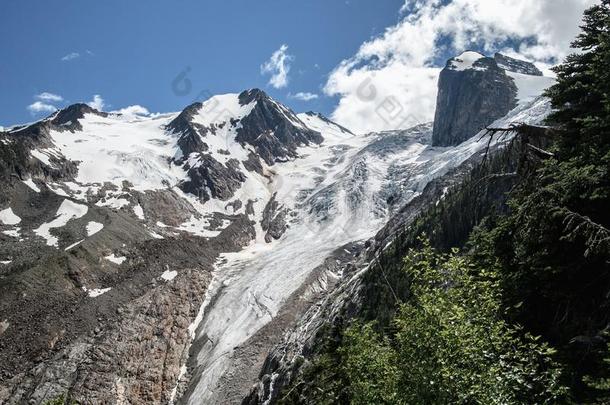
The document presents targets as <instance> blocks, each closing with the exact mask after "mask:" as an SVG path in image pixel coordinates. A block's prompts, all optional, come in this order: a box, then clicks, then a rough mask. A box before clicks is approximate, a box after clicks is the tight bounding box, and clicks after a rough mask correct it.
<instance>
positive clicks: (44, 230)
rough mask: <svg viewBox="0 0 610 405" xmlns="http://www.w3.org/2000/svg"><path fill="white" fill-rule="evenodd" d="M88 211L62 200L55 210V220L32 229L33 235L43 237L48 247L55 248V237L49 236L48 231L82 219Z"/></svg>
mask: <svg viewBox="0 0 610 405" xmlns="http://www.w3.org/2000/svg"><path fill="white" fill-rule="evenodd" d="M88 209H89V208H88V207H87V206H86V205H82V204H76V203H75V202H72V201H70V200H63V202H62V203H61V205H60V206H59V208H58V210H57V214H56V217H55V219H53V220H52V221H51V222H47V223H44V224H42V225H40V226H39V227H38V228H37V229H34V233H35V234H36V235H38V236H41V237H43V238H44V239H45V240H46V241H47V245H48V246H55V247H57V237H55V236H53V235H51V233H50V230H51V229H53V228H61V227H62V226H65V225H66V224H67V223H68V221H70V220H71V219H77V218H81V217H83V216H84V215H85V214H86V213H87V211H88Z"/></svg>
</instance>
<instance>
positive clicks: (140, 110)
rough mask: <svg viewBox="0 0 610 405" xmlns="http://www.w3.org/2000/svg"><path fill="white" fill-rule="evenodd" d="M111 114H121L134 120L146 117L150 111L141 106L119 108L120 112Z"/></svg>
mask: <svg viewBox="0 0 610 405" xmlns="http://www.w3.org/2000/svg"><path fill="white" fill-rule="evenodd" d="M112 112H113V113H117V114H122V115H124V116H126V117H129V118H135V117H137V116H148V115H150V111H148V109H147V108H146V107H142V106H141V105H137V104H136V105H130V106H129V107H125V108H121V109H120V110H116V111H112Z"/></svg>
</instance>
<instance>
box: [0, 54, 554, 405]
mask: <svg viewBox="0 0 610 405" xmlns="http://www.w3.org/2000/svg"><path fill="white" fill-rule="evenodd" d="M471 56H473V55H470V54H468V55H462V56H460V57H458V58H455V59H452V60H450V61H449V62H448V64H447V68H446V70H451V71H452V72H453V73H451V74H452V75H454V76H455V77H454V78H453V79H452V80H453V81H455V82H456V83H457V81H465V80H469V79H468V78H465V77H466V76H468V75H471V74H472V72H482V70H480V69H479V68H480V67H482V66H485V69H497V71H496V72H495V73H494V74H495V75H504V76H506V78H507V79H506V80H507V82H506V83H508V84H507V85H509V86H510V88H511V93H510V94H509V95H512V99H510V100H509V101H510V109H509V110H507V111H504V110H505V109H506V106H502V107H501V108H500V110H502V111H504V113H502V115H500V116H497V117H496V116H495V115H498V114H499V113H498V112H497V111H500V110H497V111H496V113H494V114H492V115H494V116H493V117H492V116H490V117H487V120H486V122H485V125H489V124H491V123H492V121H494V120H496V119H499V120H498V121H497V122H496V125H506V124H508V123H510V122H531V123H539V122H541V120H542V119H543V118H544V117H545V116H546V114H548V111H549V105H548V102H547V101H546V100H545V99H544V98H538V97H534V95H535V94H534V93H535V89H536V88H537V87H536V86H539V87H543V86H541V85H540V81H541V80H545V81H546V83H548V79H546V78H543V77H542V76H537V75H536V74H537V73H536V72H535V71H533V70H532V69H531V66H529V65H524V64H523V63H525V62H520V61H516V60H512V59H510V58H508V59H506V57H503V58H505V59H500V58H498V57H496V59H498V61H497V62H496V61H495V59H493V58H484V59H483V61H481V58H478V57H471ZM487 59H491V61H493V63H494V64H495V65H493V64H491V61H487ZM488 65H489V66H488ZM490 66H491V67H490ZM481 69H482V68H481ZM517 71H518V72H517ZM475 74H478V73H475ZM441 77H442V76H441ZM498 77H499V76H498ZM534 77H535V78H536V79H533V78H534ZM509 82H510V83H509ZM504 84H505V83H504V82H502V83H501V84H499V85H498V86H500V85H502V86H503V85H504ZM534 84H535V85H534ZM450 87H451V86H450ZM451 88H452V89H453V90H451V91H452V92H453V91H460V92H462V94H461V95H460V96H459V97H458V98H457V99H456V98H455V97H454V95H453V93H452V94H449V95H448V96H447V97H446V98H447V100H446V102H447V103H449V104H451V103H454V101H455V100H458V101H455V102H456V103H458V104H459V100H463V99H468V97H469V96H468V94H463V93H464V92H468V91H471V89H470V87H468V86H467V85H463V84H462V85H459V86H457V87H456V86H453V87H451ZM456 89H457V90H456ZM533 89H534V90H533ZM477 91H478V90H477ZM441 93H442V92H441ZM479 93H480V92H479ZM479 93H477V94H479ZM475 96H477V95H474V94H470V98H471V99H472V98H475ZM439 97H443V96H439ZM477 97H478V96H477ZM484 97H487V96H484ZM507 97H508V96H507ZM489 102H490V101H486V103H489ZM454 107H455V108H456V109H457V110H459V111H460V112H459V114H461V115H464V116H468V117H469V116H470V115H472V114H476V111H475V109H474V107H473V108H470V107H468V108H462V107H461V106H459V105H457V106H454ZM439 114H440V115H439ZM443 114H444V113H439V112H437V117H440V118H438V119H439V120H441V119H445V116H444V115H443ZM447 114H449V115H451V113H447ZM436 125H442V124H439V123H435V128H434V129H433V125H432V124H431V123H427V124H422V125H418V126H416V127H414V128H410V129H405V130H396V131H388V132H382V133H370V134H365V135H356V134H354V133H352V132H351V131H350V130H349V129H346V128H344V127H342V126H340V125H338V124H336V123H334V122H332V121H330V120H329V119H327V118H325V117H324V116H322V115H320V114H317V113H312V112H309V113H302V114H296V113H294V112H293V111H291V110H290V109H289V108H287V107H285V106H283V105H282V104H280V103H278V102H277V101H275V100H273V99H272V98H270V97H269V96H268V95H266V94H265V93H264V92H263V91H261V90H258V89H253V90H247V91H244V92H242V93H240V94H226V95H219V96H215V97H212V98H210V99H209V100H206V101H204V102H201V103H194V104H192V105H190V106H188V107H187V108H185V109H184V110H183V111H181V112H178V113H169V114H160V115H153V116H134V115H121V114H118V113H106V112H101V111H97V110H95V109H93V108H91V107H89V106H87V105H84V104H76V105H73V106H70V107H68V108H66V109H64V110H61V111H59V112H57V113H55V114H53V115H51V116H50V117H48V118H47V119H45V120H42V121H39V122H36V123H33V124H30V125H27V126H21V127H13V128H9V129H5V130H4V132H0V177H2V181H3V184H4V185H5V187H3V188H2V190H0V231H1V232H2V233H1V234H0V260H1V264H0V266H1V267H0V297H2V298H0V349H1V350H0V364H2V367H1V369H0V400H1V401H6V402H8V403H20V402H23V401H30V400H31V401H44V400H47V399H51V398H54V397H57V396H58V395H61V394H63V393H65V392H67V391H70V392H71V394H72V395H73V396H74V397H75V398H78V399H81V400H83V401H84V402H91V403H169V402H180V403H197V404H199V403H222V404H224V403H240V402H241V400H242V399H243V398H244V397H245V396H246V395H247V394H248V393H249V391H250V388H251V387H252V385H253V384H255V383H257V381H258V378H259V373H260V371H261V370H262V369H263V366H264V365H265V364H266V363H265V359H266V356H267V354H268V352H269V350H270V349H272V348H273V347H274V346H275V345H278V344H280V343H281V342H282V341H283V339H286V336H292V337H293V338H294V336H296V335H295V333H296V334H297V335H299V334H301V335H302V338H301V337H298V336H297V337H298V338H297V339H296V340H294V339H293V340H292V341H293V342H294V343H295V347H297V348H298V347H301V346H302V342H303V341H304V339H306V338H307V336H308V335H307V334H308V333H312V330H313V329H312V330H308V328H307V327H306V326H305V327H304V326H303V324H302V323H299V322H301V321H302V320H303V319H306V318H301V316H304V315H305V314H307V316H311V313H312V312H311V311H315V308H316V303H317V302H318V301H317V300H319V299H320V297H321V296H322V295H324V294H326V293H327V292H328V291H329V290H330V287H331V286H332V285H335V284H337V283H344V282H345V283H347V282H348V281H349V280H347V279H344V278H343V277H344V274H347V273H345V272H344V270H345V269H344V268H342V267H341V263H342V260H343V259H342V258H341V257H340V255H344V256H350V257H356V256H358V255H359V254H360V253H361V252H363V251H364V250H365V249H368V248H370V247H371V246H372V245H371V244H373V245H375V246H376V244H379V243H381V244H382V245H383V244H385V243H387V241H385V240H382V241H379V242H375V241H376V240H379V234H378V232H379V231H380V230H381V229H382V228H384V227H385V226H387V225H388V224H389V223H390V224H392V223H393V224H394V225H396V226H398V225H399V224H400V226H404V225H406V224H407V223H408V218H406V217H405V216H404V210H405V207H409V206H410V204H411V203H412V202H413V201H414V199H416V197H418V196H421V195H423V194H424V193H425V192H426V191H425V190H426V189H427V187H428V186H429V185H430V184H431V183H432V182H434V181H437V180H439V179H447V180H446V181H447V182H448V183H447V184H449V183H450V182H451V181H450V180H451V179H453V178H454V177H452V176H455V173H456V172H459V170H460V168H461V167H462V166H463V165H465V164H467V162H471V161H472V160H473V159H474V160H476V159H478V158H480V154H481V152H482V151H483V150H484V149H485V148H486V147H487V145H488V140H487V139H481V136H480V135H479V136H476V135H477V132H478V129H480V128H478V129H476V130H473V129H471V130H470V132H469V136H467V137H466V138H465V139H464V140H463V142H462V141H459V142H457V141H456V142H452V143H458V144H457V145H455V146H433V131H436ZM478 125H480V124H478ZM496 142H498V141H497V140H494V142H492V144H491V145H492V147H494V146H495V145H496ZM497 146H498V147H501V144H498V145H497ZM439 181H440V180H439ZM439 193H440V194H434V196H433V197H434V198H442V195H443V194H442V190H441V191H439ZM430 198H431V199H432V196H431V197H430ZM409 218H410V217H409ZM376 235H377V237H376ZM387 237H388V238H391V234H390V235H389V236H387ZM384 238H385V237H384ZM371 241H372V242H371ZM343 261H344V262H346V261H345V260H343ZM316 316H318V315H316ZM314 318H315V316H314ZM297 326H298V327H299V328H300V329H294V328H296V327H297ZM303 328H304V329H303ZM299 336H300V335H299ZM291 339H292V338H291ZM300 345H301V346H300ZM285 360H286V361H289V358H288V357H287V358H286V359H285ZM266 366H269V364H266ZM268 385H269V384H268V381H267V388H268ZM271 391H273V390H271ZM267 400H268V398H267V396H266V395H262V396H260V402H261V403H262V402H265V401H267Z"/></svg>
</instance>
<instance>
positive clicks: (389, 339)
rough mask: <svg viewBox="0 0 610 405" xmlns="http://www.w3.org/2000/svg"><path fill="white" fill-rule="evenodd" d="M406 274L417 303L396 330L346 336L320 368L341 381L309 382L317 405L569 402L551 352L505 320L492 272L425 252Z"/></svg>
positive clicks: (359, 329) (354, 329) (414, 257)
mask: <svg viewBox="0 0 610 405" xmlns="http://www.w3.org/2000/svg"><path fill="white" fill-rule="evenodd" d="M405 271H406V272H407V274H408V275H409V277H410V278H411V279H412V297H411V299H410V300H409V301H408V302H407V303H404V304H403V305H401V307H400V310H399V312H398V313H397V315H396V317H395V318H394V320H393V322H392V328H391V329H390V330H388V331H386V333H385V335H382V334H381V333H379V332H377V331H376V330H375V328H374V327H373V325H372V324H370V323H367V324H362V323H360V322H356V323H354V324H353V325H351V326H350V327H348V328H347V329H346V330H345V333H344V335H343V341H342V344H341V345H340V347H339V348H338V350H337V351H336V355H335V357H334V358H332V357H330V356H329V355H328V354H327V355H325V356H323V357H320V358H319V359H318V361H317V364H316V366H314V367H322V368H323V369H328V368H330V369H333V370H335V372H334V373H331V374H328V373H327V374H324V373H322V374H320V373H316V374H315V375H311V374H310V377H313V380H312V381H313V382H312V384H313V385H314V386H315V389H311V390H309V396H308V399H309V400H310V401H312V403H352V404H447V403H455V404H471V403H480V404H506V403H511V404H513V403H557V402H558V401H559V400H560V399H562V398H563V397H564V396H565V395H566V393H567V389H566V388H565V387H563V386H562V385H561V384H560V382H559V377H560V372H559V369H558V367H557V365H556V364H555V363H554V361H553V360H552V356H553V354H554V350H553V349H551V348H550V347H549V346H548V345H546V344H544V343H542V342H540V341H539V339H538V338H535V337H533V336H531V335H529V334H524V333H523V332H522V330H520V329H519V328H516V327H512V326H510V325H509V324H507V323H506V322H505V321H504V320H503V317H502V310H501V304H500V294H499V283H498V279H497V276H496V274H495V272H494V271H490V270H481V269H478V268H476V267H475V266H473V264H472V263H471V262H470V260H469V259H468V258H467V257H464V256H459V255H457V253H456V252H454V253H452V254H450V255H439V254H437V253H435V252H434V251H433V249H432V248H431V247H430V246H429V245H428V244H427V243H426V244H424V247H423V248H422V249H420V250H413V251H411V253H410V254H409V255H408V256H407V258H406V259H405ZM329 360H330V361H329ZM333 365H334V367H333ZM322 375H324V378H326V379H327V378H328V377H329V376H330V377H334V378H335V379H336V381H339V380H341V381H343V383H342V384H328V381H326V380H325V381H320V379H319V376H322ZM341 397H343V401H341V402H339V401H337V402H333V399H336V398H341Z"/></svg>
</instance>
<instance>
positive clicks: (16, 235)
mask: <svg viewBox="0 0 610 405" xmlns="http://www.w3.org/2000/svg"><path fill="white" fill-rule="evenodd" d="M19 231H20V228H15V229H11V230H8V231H2V233H3V234H5V235H8V236H11V237H13V238H20V237H21V235H20V234H19Z"/></svg>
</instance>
